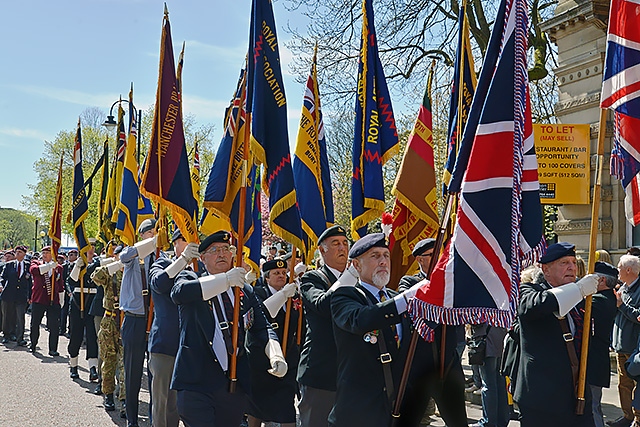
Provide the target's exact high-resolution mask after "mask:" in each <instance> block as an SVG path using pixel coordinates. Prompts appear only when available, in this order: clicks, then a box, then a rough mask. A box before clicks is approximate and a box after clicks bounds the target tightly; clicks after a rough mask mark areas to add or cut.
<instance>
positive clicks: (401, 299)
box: [393, 279, 429, 314]
mask: <svg viewBox="0 0 640 427" xmlns="http://www.w3.org/2000/svg"><path fill="white" fill-rule="evenodd" d="M427 283H429V281H428V280H427V279H424V280H421V281H419V282H418V283H416V284H415V285H413V286H412V287H410V288H409V289H407V290H406V291H404V292H403V293H401V294H399V295H396V296H395V297H393V300H394V301H395V304H396V308H397V309H398V314H402V313H404V312H405V311H407V307H408V306H409V301H410V300H411V298H414V297H415V296H416V292H418V289H420V288H421V287H423V286H424V285H425V284H427Z"/></svg>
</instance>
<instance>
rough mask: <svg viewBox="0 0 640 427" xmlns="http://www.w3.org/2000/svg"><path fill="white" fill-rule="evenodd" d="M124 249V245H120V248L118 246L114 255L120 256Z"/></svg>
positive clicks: (114, 250)
mask: <svg viewBox="0 0 640 427" xmlns="http://www.w3.org/2000/svg"><path fill="white" fill-rule="evenodd" d="M123 249H124V245H123V244H122V243H120V244H119V245H118V246H116V247H115V248H114V249H113V254H114V255H118V254H119V253H120V252H122V250H123Z"/></svg>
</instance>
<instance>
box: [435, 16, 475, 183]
mask: <svg viewBox="0 0 640 427" xmlns="http://www.w3.org/2000/svg"><path fill="white" fill-rule="evenodd" d="M454 70H455V71H454V74H453V85H452V90H451V97H450V99H449V126H448V128H447V141H448V143H447V162H446V163H445V166H444V174H443V177H442V184H443V187H444V188H443V191H442V194H446V192H447V187H448V186H449V181H451V174H452V173H453V167H454V166H455V163H456V155H457V154H458V140H459V139H461V138H462V132H463V130H464V126H465V124H466V123H467V117H468V116H469V109H470V108H471V101H472V100H473V94H474V92H475V89H476V83H477V82H476V73H475V65H474V62H473V53H472V52H471V40H470V38H469V21H467V17H466V14H465V12H464V8H463V7H462V6H461V7H460V13H459V16H458V50H457V52H456V61H455V64H454ZM458 112H460V114H458Z"/></svg>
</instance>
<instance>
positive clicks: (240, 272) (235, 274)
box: [225, 267, 247, 288]
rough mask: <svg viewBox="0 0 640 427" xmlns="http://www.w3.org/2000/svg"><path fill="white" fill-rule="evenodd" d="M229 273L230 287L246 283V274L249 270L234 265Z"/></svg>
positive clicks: (241, 285)
mask: <svg viewBox="0 0 640 427" xmlns="http://www.w3.org/2000/svg"><path fill="white" fill-rule="evenodd" d="M225 274H226V275H227V282H228V283H229V286H230V287H233V286H236V287H240V288H241V287H243V286H244V283H245V276H246V274H247V270H245V269H244V268H242V267H234V268H232V269H231V270H229V271H227V272H226V273H225Z"/></svg>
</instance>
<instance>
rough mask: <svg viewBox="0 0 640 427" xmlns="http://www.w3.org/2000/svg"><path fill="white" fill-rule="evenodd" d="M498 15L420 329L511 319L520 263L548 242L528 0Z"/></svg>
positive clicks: (517, 0) (417, 305) (413, 308)
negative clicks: (532, 96)
mask: <svg viewBox="0 0 640 427" xmlns="http://www.w3.org/2000/svg"><path fill="white" fill-rule="evenodd" d="M495 22H496V23H495V26H494V30H493V34H492V36H491V41H490V44H489V48H488V49H487V55H486V57H485V61H484V64H483V66H482V74H481V75H480V79H479V81H478V86H477V88H476V93H475V97H474V100H473V104H472V106H471V110H470V115H469V120H468V122H467V125H466V128H465V131H464V135H463V138H462V143H461V147H460V152H459V155H458V159H457V161H456V167H455V169H454V173H453V176H452V179H451V183H450V186H449V190H450V191H451V190H452V189H453V191H454V192H457V191H460V198H459V205H458V210H457V219H458V222H457V223H456V226H455V228H454V232H453V237H452V239H451V241H450V243H449V244H448V245H447V247H446V248H445V250H444V252H443V254H442V255H441V257H440V259H439V260H438V263H437V265H436V268H435V270H434V271H433V273H432V274H431V281H430V282H429V281H425V283H424V286H423V287H422V288H421V289H420V290H418V293H417V294H416V297H415V298H414V299H413V300H412V302H411V304H410V307H409V312H410V314H411V316H412V319H413V321H414V323H415V325H416V328H417V330H418V331H419V332H420V334H421V335H422V336H423V337H424V338H426V339H432V338H433V334H432V332H433V327H434V326H435V325H434V323H441V324H449V325H460V324H465V323H471V324H477V323H483V322H487V323H489V324H490V325H493V326H499V327H504V328H506V327H509V326H511V323H512V321H513V319H514V317H515V313H516V306H517V302H518V285H519V282H520V277H519V276H520V268H521V267H523V266H524V265H526V264H530V263H531V262H533V261H534V260H535V259H537V258H538V256H539V255H540V254H541V253H542V252H543V251H544V248H545V241H544V238H543V233H542V215H541V206H540V196H539V184H538V167H537V161H536V156H535V147H534V143H533V132H532V125H531V109H530V103H529V88H528V81H527V62H526V29H527V5H526V2H525V0H503V1H502V4H501V6H500V9H499V11H498V16H497V18H496V21H495ZM505 82H513V84H505Z"/></svg>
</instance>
